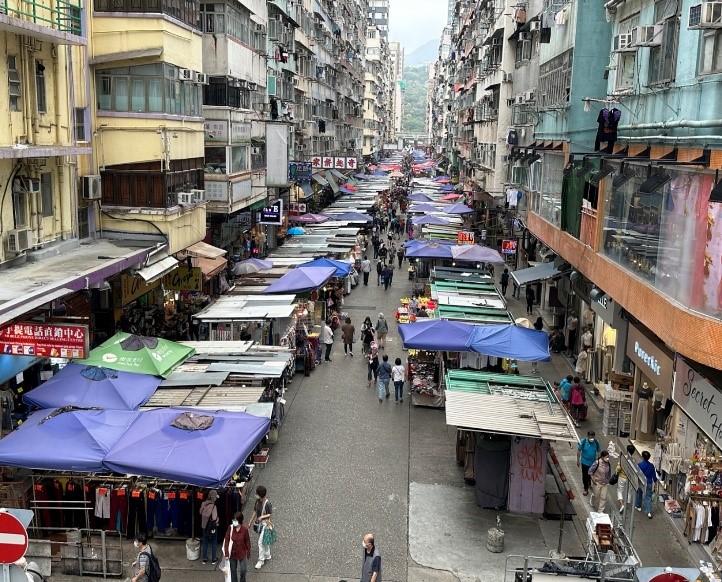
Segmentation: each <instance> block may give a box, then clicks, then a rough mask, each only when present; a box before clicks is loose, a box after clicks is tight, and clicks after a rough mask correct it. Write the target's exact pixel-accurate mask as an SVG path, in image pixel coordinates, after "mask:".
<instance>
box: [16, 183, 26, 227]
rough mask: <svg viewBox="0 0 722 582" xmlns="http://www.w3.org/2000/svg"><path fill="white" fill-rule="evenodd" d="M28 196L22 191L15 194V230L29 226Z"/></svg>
mask: <svg viewBox="0 0 722 582" xmlns="http://www.w3.org/2000/svg"><path fill="white" fill-rule="evenodd" d="M27 198H28V197H27V194H26V193H25V192H21V191H14V192H13V213H14V214H15V228H22V227H23V226H27V225H28V206H27Z"/></svg>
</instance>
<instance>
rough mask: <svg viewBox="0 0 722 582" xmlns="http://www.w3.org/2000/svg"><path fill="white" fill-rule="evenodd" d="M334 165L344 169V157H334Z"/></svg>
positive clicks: (338, 168)
mask: <svg viewBox="0 0 722 582" xmlns="http://www.w3.org/2000/svg"><path fill="white" fill-rule="evenodd" d="M334 167H335V168H336V169H337V170H345V169H346V158H335V160H334Z"/></svg>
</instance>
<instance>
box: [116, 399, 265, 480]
mask: <svg viewBox="0 0 722 582" xmlns="http://www.w3.org/2000/svg"><path fill="white" fill-rule="evenodd" d="M188 412H190V413H192V414H193V415H194V416H201V417H203V416H206V417H212V419H213V423H212V424H211V426H210V427H209V428H207V429H204V430H184V429H182V428H176V427H175V426H173V425H172V423H173V421H174V420H175V419H177V418H178V417H179V416H180V415H181V414H183V413H188ZM270 426H271V422H270V421H269V420H268V419H267V418H260V417H258V416H252V415H250V414H246V413H245V412H226V411H223V410H219V411H207V410H194V409H188V408H158V409H155V410H149V411H147V412H142V413H140V414H139V415H138V416H137V418H136V419H135V421H134V422H133V424H132V425H131V427H130V429H129V430H128V431H126V432H125V434H124V435H123V436H122V437H121V438H120V439H119V440H118V442H116V443H115V445H114V446H113V448H112V449H111V450H110V451H109V452H108V454H107V455H106V457H105V461H104V465H105V466H106V467H107V468H108V469H110V470H112V471H116V472H118V473H124V474H133V475H144V476H147V477H159V478H163V479H170V480H172V481H178V482H180V483H187V484H189V485H196V486H198V487H222V486H224V485H225V484H226V483H227V482H228V480H229V479H230V478H231V477H232V476H233V474H234V473H235V472H236V471H237V470H238V468H239V467H240V466H241V465H242V464H243V462H244V461H245V460H246V457H248V455H250V454H251V452H252V451H253V449H255V447H256V445H257V444H258V443H259V442H260V441H261V439H262V438H263V437H264V436H265V435H266V433H267V432H268V430H269V428H270Z"/></svg>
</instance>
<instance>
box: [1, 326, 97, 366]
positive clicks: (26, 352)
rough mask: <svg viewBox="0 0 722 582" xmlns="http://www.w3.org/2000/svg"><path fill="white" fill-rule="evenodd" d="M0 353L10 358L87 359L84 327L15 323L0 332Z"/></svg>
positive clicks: (86, 327)
mask: <svg viewBox="0 0 722 582" xmlns="http://www.w3.org/2000/svg"><path fill="white" fill-rule="evenodd" d="M0 351H2V353H3V354H11V355H14V356H38V357H42V358H87V357H88V326H87V325H60V324H51V323H16V324H13V325H10V326H8V327H6V328H4V329H1V330H0Z"/></svg>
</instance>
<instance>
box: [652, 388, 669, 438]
mask: <svg viewBox="0 0 722 582" xmlns="http://www.w3.org/2000/svg"><path fill="white" fill-rule="evenodd" d="M665 401H666V398H665V397H664V394H663V392H662V391H661V390H660V389H659V388H657V389H656V390H655V391H654V397H653V398H652V412H653V414H654V416H653V417H652V420H653V426H652V432H654V433H655V434H656V433H657V431H658V430H662V431H663V430H664V429H665V421H666V420H667V412H666V410H665V407H664V404H665Z"/></svg>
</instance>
